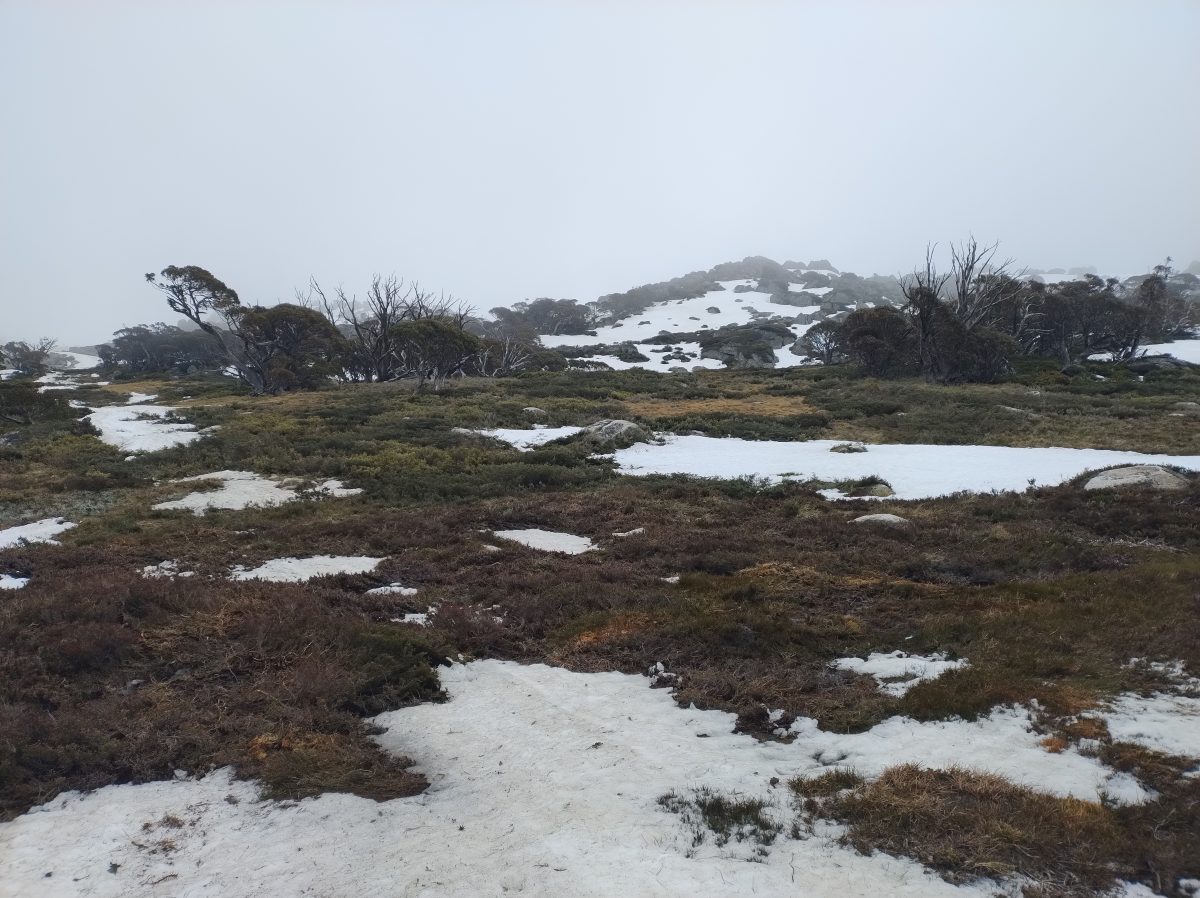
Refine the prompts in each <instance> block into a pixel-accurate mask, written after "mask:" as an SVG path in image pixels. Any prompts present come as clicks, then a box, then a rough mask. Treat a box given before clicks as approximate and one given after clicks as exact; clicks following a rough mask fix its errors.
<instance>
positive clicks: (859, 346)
mask: <svg viewBox="0 0 1200 898" xmlns="http://www.w3.org/2000/svg"><path fill="white" fill-rule="evenodd" d="M995 252H996V246H995V245H992V246H981V245H980V244H978V243H977V242H976V241H975V240H969V241H967V242H966V243H964V244H962V245H960V246H957V247H955V248H954V249H953V252H952V258H951V265H950V270H949V271H948V272H939V271H938V270H937V267H936V266H935V264H934V262H933V255H932V252H930V253H928V254H927V256H926V261H925V265H924V268H923V269H922V270H919V271H917V272H916V273H914V274H913V275H912V276H911V277H909V278H906V279H905V280H904V281H903V282H902V284H903V292H904V300H905V301H904V303H903V304H902V305H901V306H900V307H898V308H896V307H886V306H884V307H879V308H872V309H859V310H856V311H854V312H851V313H850V314H849V315H847V316H846V317H845V318H844V319H843V320H841V321H837V322H835V321H823V322H821V323H819V324H817V325H815V326H813V327H812V328H811V329H810V330H809V331H808V332H807V333H806V334H805V335H804V336H803V337H802V338H801V341H800V343H801V348H802V349H803V350H804V351H805V352H806V353H807V354H808V355H810V356H812V357H813V358H815V359H819V360H820V361H822V362H824V363H826V364H835V363H837V362H842V361H849V362H851V363H853V364H855V365H857V366H858V367H860V368H861V369H862V370H863V371H864V372H866V373H868V374H870V375H873V376H876V377H906V376H913V375H920V376H924V377H925V378H926V379H928V380H930V381H932V382H935V383H955V382H964V381H982V382H987V381H993V380H996V379H998V378H1000V377H1002V376H1003V375H1005V374H1007V373H1008V372H1009V371H1010V370H1011V367H1012V360H1013V359H1014V358H1015V357H1017V356H1038V357H1044V358H1052V359H1056V360H1057V361H1059V362H1061V363H1062V364H1063V365H1064V366H1066V365H1071V364H1072V363H1075V362H1079V361H1081V360H1084V359H1087V358H1088V357H1089V356H1091V355H1095V354H1100V353H1105V354H1110V355H1111V356H1112V358H1114V359H1117V360H1128V359H1132V358H1134V357H1135V356H1136V355H1137V354H1138V352H1139V350H1140V348H1141V346H1142V345H1143V344H1146V343H1158V342H1162V341H1164V340H1171V339H1175V338H1178V337H1183V336H1187V335H1188V334H1189V333H1190V331H1191V328H1192V327H1193V326H1195V324H1196V321H1197V317H1196V309H1197V306H1196V303H1197V300H1200V278H1197V277H1196V276H1195V275H1193V274H1190V273H1187V274H1177V273H1175V272H1174V271H1173V270H1172V269H1171V267H1170V260H1169V259H1168V260H1167V262H1166V263H1165V264H1163V265H1159V266H1157V267H1155V269H1154V271H1153V272H1151V273H1150V274H1148V275H1145V276H1143V277H1137V278H1129V279H1127V280H1126V281H1125V282H1123V283H1122V282H1119V281H1117V280H1116V279H1112V278H1110V279H1107V280H1105V279H1102V278H1100V277H1097V276H1095V275H1086V276H1084V277H1083V278H1080V279H1076V280H1065V281H1060V282H1058V283H1055V284H1046V283H1043V282H1041V281H1038V280H1032V279H1028V278H1023V277H1015V276H1013V275H1012V274H1010V273H1009V272H1008V266H1007V264H999V265H997V264H994V262H993V260H994V257H995Z"/></svg>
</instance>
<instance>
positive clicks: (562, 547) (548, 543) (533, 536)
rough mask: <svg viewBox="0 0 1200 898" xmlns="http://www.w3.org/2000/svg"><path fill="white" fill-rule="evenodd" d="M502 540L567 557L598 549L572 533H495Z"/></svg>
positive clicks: (507, 531) (501, 531) (586, 539)
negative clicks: (558, 553) (559, 553)
mask: <svg viewBox="0 0 1200 898" xmlns="http://www.w3.org/2000/svg"><path fill="white" fill-rule="evenodd" d="M493 532H494V533H495V535H496V536H498V537H499V538H500V539H507V540H511V541H513V542H516V543H522V544H524V545H526V546H529V548H531V549H540V550H541V551H543V552H562V553H564V554H566V555H579V554H580V553H582V552H590V551H591V550H592V549H594V548H596V545H595V543H593V542H592V541H591V540H590V539H588V538H587V537H586V536H575V535H573V534H570V533H556V532H554V531H553V530H538V529H537V528H531V529H529V530H496V531H493Z"/></svg>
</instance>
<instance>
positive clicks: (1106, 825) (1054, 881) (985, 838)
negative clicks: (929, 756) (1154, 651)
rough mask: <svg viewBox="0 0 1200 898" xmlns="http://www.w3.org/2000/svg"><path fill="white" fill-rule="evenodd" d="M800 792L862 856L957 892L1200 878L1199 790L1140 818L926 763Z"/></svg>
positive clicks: (802, 787) (800, 786) (1048, 892)
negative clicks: (992, 884)
mask: <svg viewBox="0 0 1200 898" xmlns="http://www.w3.org/2000/svg"><path fill="white" fill-rule="evenodd" d="M834 786H836V788H834ZM792 787H793V789H794V790H795V791H796V792H797V794H799V795H801V796H804V798H805V801H804V807H805V811H806V813H807V814H809V815H813V814H818V815H821V816H828V817H832V818H834V819H837V820H839V821H841V822H842V823H844V824H846V825H847V826H848V829H847V832H846V834H845V836H844V837H843V839H844V841H845V842H846V843H847V844H850V845H853V846H854V847H855V848H857V849H858V850H860V851H862V852H865V853H870V852H874V851H885V852H888V853H889V854H900V855H907V856H909V857H913V858H916V859H917V860H919V861H920V862H921V863H923V864H925V865H927V866H930V867H932V868H934V869H936V870H937V871H938V872H940V873H941V874H942V875H943V876H944V877H945V878H946V879H949V880H951V881H952V882H967V881H970V880H972V879H976V878H978V877H995V878H1011V877H1020V878H1021V879H1022V880H1023V881H1025V883H1026V884H1025V886H1024V892H1025V894H1026V895H1030V896H1034V895H1036V896H1042V898H1084V896H1092V895H1096V894H1100V893H1101V892H1104V891H1105V890H1107V889H1110V888H1112V887H1114V886H1115V885H1116V881H1117V880H1118V879H1127V880H1132V881H1142V882H1147V883H1150V884H1151V885H1153V886H1154V887H1155V888H1156V889H1158V890H1161V892H1162V893H1163V894H1178V893H1177V892H1176V883H1177V879H1178V877H1180V876H1186V875H1188V874H1190V873H1193V872H1194V865H1195V862H1196V858H1197V857H1200V828H1197V826H1196V824H1197V822H1200V817H1198V816H1197V810H1196V799H1197V796H1198V795H1200V789H1198V788H1197V787H1196V785H1195V784H1194V783H1193V784H1191V785H1187V786H1182V787H1181V788H1180V789H1179V792H1178V794H1177V795H1176V796H1174V797H1173V798H1172V799H1170V800H1166V799H1160V800H1158V801H1156V802H1154V803H1152V804H1150V805H1146V806H1140V807H1136V808H1109V807H1106V806H1104V805H1101V804H1098V803H1096V802H1089V801H1081V800H1079V799H1075V798H1060V797H1056V796H1051V795H1045V794H1042V793H1038V792H1034V791H1032V790H1030V789H1026V788H1023V787H1021V786H1016V785H1014V784H1013V783H1010V782H1009V781H1008V780H1005V779H1003V778H1002V777H998V776H992V775H990V774H985V773H977V772H971V771H967V770H946V771H940V770H926V769H923V768H921V767H918V766H916V765H903V766H899V767H893V768H891V769H889V770H886V771H884V773H883V774H882V775H881V776H880V777H879V778H878V779H876V780H874V781H872V782H870V783H861V782H859V783H858V784H855V783H854V782H853V781H852V779H850V778H845V779H842V778H839V779H838V780H837V781H836V782H832V781H830V782H826V781H824V780H823V779H821V780H808V781H801V782H798V783H797V782H793V783H792ZM1152 821H1153V822H1152Z"/></svg>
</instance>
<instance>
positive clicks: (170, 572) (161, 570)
mask: <svg viewBox="0 0 1200 898" xmlns="http://www.w3.org/2000/svg"><path fill="white" fill-rule="evenodd" d="M142 576H143V577H152V578H160V577H167V578H170V579H172V580H173V579H175V578H176V577H194V576H196V572H195V571H181V570H180V569H179V562H178V561H173V560H171V559H167V560H166V561H160V562H159V563H158V564H148V565H146V566H145V567H144V568H142Z"/></svg>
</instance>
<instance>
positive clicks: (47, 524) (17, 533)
mask: <svg viewBox="0 0 1200 898" xmlns="http://www.w3.org/2000/svg"><path fill="white" fill-rule="evenodd" d="M75 526H78V525H76V524H72V523H71V522H70V521H68V520H66V519H65V518H42V519H41V520H40V521H34V522H33V523H32V524H20V525H18V526H16V527H9V528H8V529H6V530H0V549H7V548H9V547H10V546H17V545H20V544H21V543H23V542H25V543H50V544H51V545H53V546H57V545H58V540H56V539H55V538H54V537H56V536H57V535H58V534H60V533H63V532H65V531H67V530H70V529H71V528H72V527H75Z"/></svg>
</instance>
